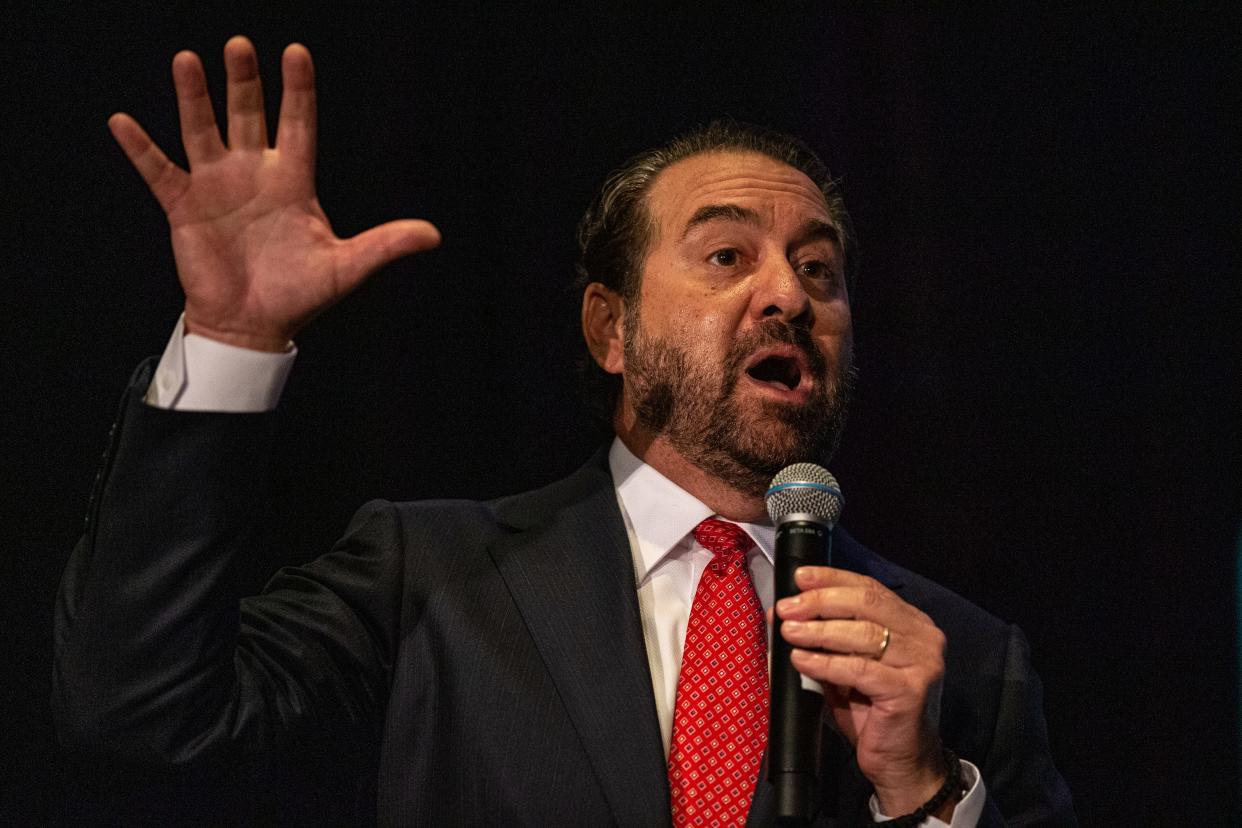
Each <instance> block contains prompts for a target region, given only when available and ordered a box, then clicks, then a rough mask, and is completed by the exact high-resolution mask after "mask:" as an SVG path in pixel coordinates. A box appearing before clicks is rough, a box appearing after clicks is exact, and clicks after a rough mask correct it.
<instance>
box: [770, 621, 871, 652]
mask: <svg viewBox="0 0 1242 828" xmlns="http://www.w3.org/2000/svg"><path fill="white" fill-rule="evenodd" d="M885 629H886V627H885V626H884V625H883V624H877V623H875V622H874V621H846V620H834V621H784V622H782V624H781V635H782V636H784V638H785V640H786V641H788V642H789V643H790V644H793V645H795V646H798V647H805V648H808V649H820V650H831V651H833V652H836V653H851V654H854V655H861V656H865V657H867V658H877V657H879V656H880V655H881V653H883V654H884V655H885V656H888V655H889V654H888V652H887V648H886V647H885V646H884V631H885ZM890 658H891V657H890Z"/></svg>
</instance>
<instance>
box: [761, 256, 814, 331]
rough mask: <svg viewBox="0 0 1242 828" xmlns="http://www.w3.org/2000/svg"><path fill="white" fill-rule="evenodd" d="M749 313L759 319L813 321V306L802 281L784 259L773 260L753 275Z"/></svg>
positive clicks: (782, 257)
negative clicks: (811, 319) (774, 318)
mask: <svg viewBox="0 0 1242 828" xmlns="http://www.w3.org/2000/svg"><path fill="white" fill-rule="evenodd" d="M753 278H754V280H755V281H754V289H753V291H752V293H751V303H750V312H751V314H752V315H753V316H755V317H756V318H757V319H767V318H769V317H776V318H778V319H782V320H784V321H786V322H793V321H794V320H797V319H804V318H805V319H804V321H810V318H811V315H812V305H811V297H810V294H808V293H807V292H806V288H805V286H804V285H803V284H802V280H801V279H799V278H798V274H797V273H795V272H794V269H793V267H792V266H791V265H790V264H789V262H788V261H786V260H785V257H784V256H773V257H771V258H770V259H769V260H768V262H767V263H765V264H764V266H763V267H761V268H760V269H759V270H758V271H756V272H755V274H754V277H753Z"/></svg>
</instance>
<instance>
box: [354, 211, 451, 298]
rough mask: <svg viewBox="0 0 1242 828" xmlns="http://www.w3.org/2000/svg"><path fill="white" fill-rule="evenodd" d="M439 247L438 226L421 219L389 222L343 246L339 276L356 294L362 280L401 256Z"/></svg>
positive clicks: (361, 234)
mask: <svg viewBox="0 0 1242 828" xmlns="http://www.w3.org/2000/svg"><path fill="white" fill-rule="evenodd" d="M439 244H440V231H439V230H437V229H436V227H435V225H433V224H431V223H430V222H427V221H421V220H418V219H402V220H400V221H390V222H388V223H387V224H381V225H380V226H379V227H373V228H371V229H370V230H367V231H366V232H365V233H359V234H358V235H356V236H354V237H353V238H351V239H346V240H345V241H344V242H343V246H342V253H343V257H344V259H343V261H342V262H341V264H340V266H339V267H338V273H340V274H341V278H342V280H343V282H344V283H345V284H343V285H342V287H343V288H344V289H346V290H353V288H354V287H356V286H357V284H358V283H360V282H361V281H362V280H363V279H365V278H366V277H367V276H369V275H370V274H371V273H373V272H375V271H376V270H378V269H379V268H381V267H383V266H384V265H386V264H388V263H389V262H391V261H392V260H394V259H398V258H400V257H401V256H408V255H409V254H411V253H418V252H419V251H422V250H430V249H431V248H433V247H436V246H437V245H439Z"/></svg>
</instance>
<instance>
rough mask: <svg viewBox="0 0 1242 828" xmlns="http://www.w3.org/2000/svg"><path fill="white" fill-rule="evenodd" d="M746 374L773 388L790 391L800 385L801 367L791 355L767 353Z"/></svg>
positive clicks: (799, 362)
mask: <svg viewBox="0 0 1242 828" xmlns="http://www.w3.org/2000/svg"><path fill="white" fill-rule="evenodd" d="M746 373H747V374H748V375H749V376H750V377H751V378H752V379H755V380H758V381H759V382H762V383H767V384H768V385H770V386H772V387H773V388H776V389H779V390H781V391H792V390H794V389H795V388H797V387H798V386H799V385H801V384H802V374H803V366H802V361H801V360H800V359H799V358H798V357H796V356H793V355H791V354H784V353H769V354H766V355H762V356H760V357H759V359H758V360H756V361H755V363H754V364H753V365H751V366H749V367H748V368H747V369H746Z"/></svg>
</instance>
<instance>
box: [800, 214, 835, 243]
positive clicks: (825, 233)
mask: <svg viewBox="0 0 1242 828" xmlns="http://www.w3.org/2000/svg"><path fill="white" fill-rule="evenodd" d="M819 239H825V240H827V241H830V242H832V243H833V244H835V245H836V246H837V247H841V231H840V230H838V229H837V226H836V225H835V224H833V223H832V222H829V221H824V220H823V219H808V220H807V221H805V222H803V224H802V226H801V227H800V228H798V242H799V243H800V244H805V243H806V242H809V241H817V240H819Z"/></svg>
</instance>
